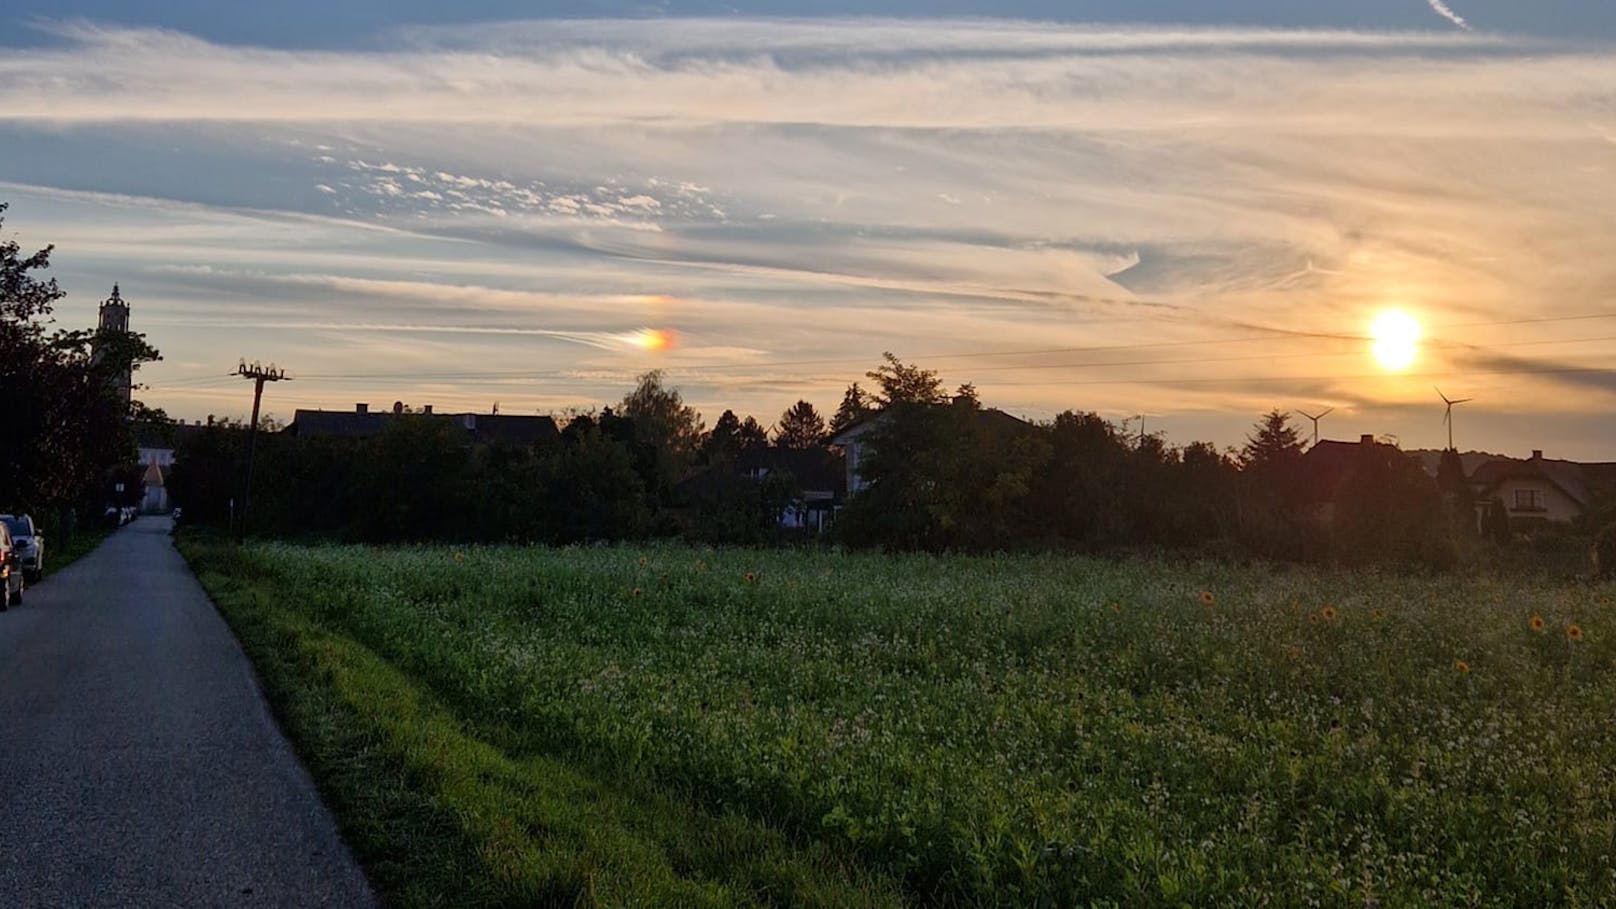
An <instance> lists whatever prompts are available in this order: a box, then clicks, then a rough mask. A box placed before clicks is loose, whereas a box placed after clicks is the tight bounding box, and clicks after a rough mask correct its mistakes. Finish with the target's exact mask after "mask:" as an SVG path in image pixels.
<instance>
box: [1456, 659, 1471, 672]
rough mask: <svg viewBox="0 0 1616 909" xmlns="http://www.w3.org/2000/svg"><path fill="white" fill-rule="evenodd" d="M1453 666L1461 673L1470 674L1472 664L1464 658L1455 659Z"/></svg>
mask: <svg viewBox="0 0 1616 909" xmlns="http://www.w3.org/2000/svg"><path fill="white" fill-rule="evenodd" d="M1453 668H1454V669H1457V670H1459V674H1460V675H1469V674H1470V664H1469V663H1466V662H1465V661H1464V660H1454V661H1453Z"/></svg>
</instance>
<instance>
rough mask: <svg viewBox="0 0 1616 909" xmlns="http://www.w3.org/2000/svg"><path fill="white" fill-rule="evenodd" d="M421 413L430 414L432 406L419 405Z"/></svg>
mask: <svg viewBox="0 0 1616 909" xmlns="http://www.w3.org/2000/svg"><path fill="white" fill-rule="evenodd" d="M421 412H422V413H431V412H432V405H431V404H422V405H421Z"/></svg>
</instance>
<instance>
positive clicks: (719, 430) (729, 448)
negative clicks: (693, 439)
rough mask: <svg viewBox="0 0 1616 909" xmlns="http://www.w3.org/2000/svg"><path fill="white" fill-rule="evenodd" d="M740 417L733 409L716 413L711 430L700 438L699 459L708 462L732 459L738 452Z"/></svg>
mask: <svg viewBox="0 0 1616 909" xmlns="http://www.w3.org/2000/svg"><path fill="white" fill-rule="evenodd" d="M740 432H741V418H740V417H738V416H736V415H735V411H733V410H725V411H724V412H723V413H721V414H719V415H718V421H717V422H715V423H714V424H713V428H712V431H711V432H709V433H707V436H706V437H705V438H703V439H702V440H701V459H702V461H704V462H706V463H708V464H717V463H720V462H723V461H733V460H734V459H735V456H736V455H737V454H739V453H740V450H741V443H740V439H739V435H740Z"/></svg>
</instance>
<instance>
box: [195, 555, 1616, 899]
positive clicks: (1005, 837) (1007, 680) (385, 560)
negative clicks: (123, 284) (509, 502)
mask: <svg viewBox="0 0 1616 909" xmlns="http://www.w3.org/2000/svg"><path fill="white" fill-rule="evenodd" d="M196 555H198V556H199V559H198V562H199V565H201V566H202V567H203V568H204V569H205V573H204V577H205V578H207V577H209V575H208V574H207V573H206V570H208V569H212V570H213V571H219V570H223V571H224V572H225V573H226V574H228V575H229V576H232V577H235V578H238V579H243V580H245V581H246V582H247V583H248V584H250V585H251V587H252V589H253V590H256V591H259V592H261V594H262V595H263V596H264V597H266V598H267V600H268V602H271V603H273V605H272V606H269V605H267V604H266V606H265V607H264V608H270V609H273V610H274V611H276V612H278V613H283V614H284V618H283V619H282V621H284V622H296V623H304V624H306V626H307V628H308V629H310V630H311V631H310V633H317V634H318V635H321V636H327V637H329V638H330V639H332V640H337V641H342V642H347V645H348V646H352V647H356V648H362V649H363V651H364V652H365V653H366V654H367V655H368V657H367V658H374V659H375V660H376V661H377V665H378V666H379V667H385V669H386V671H387V672H389V673H396V678H397V680H398V684H400V685H408V686H410V690H412V691H415V692H418V695H419V697H420V698H421V699H422V703H428V702H429V703H430V704H432V705H433V706H432V709H433V710H436V711H441V716H442V717H444V720H443V722H444V723H447V724H448V726H449V727H451V728H453V729H454V730H456V734H458V735H460V736H462V737H464V738H465V739H467V740H468V741H473V742H475V743H476V744H477V747H479V748H487V749H489V753H491V754H496V755H499V756H500V759H501V760H507V761H513V762H517V763H518V764H519V763H521V762H524V761H540V762H545V766H548V767H554V768H564V769H565V771H566V772H567V773H572V774H577V775H580V777H581V778H584V779H587V780H590V781H592V785H596V786H599V787H604V789H605V790H610V791H624V792H634V793H640V794H644V795H647V796H652V795H654V797H656V798H660V799H663V800H665V802H666V806H667V807H665V808H664V809H659V811H660V813H659V814H658V817H659V820H658V821H657V822H656V823H655V824H653V825H651V826H652V827H654V828H655V830H656V831H657V832H656V833H655V834H654V835H648V836H645V837H642V839H641V841H642V842H644V843H645V844H646V848H647V849H648V850H649V851H648V852H647V855H653V854H654V855H657V856H660V859H659V861H662V862H663V863H664V865H665V867H667V868H669V869H672V870H671V871H670V875H671V876H670V877H669V878H668V879H667V880H668V881H677V880H683V881H686V882H689V881H701V882H705V885H706V886H708V887H709V888H710V890H711V893H710V894H709V895H711V894H720V895H721V897H722V898H723V899H732V900H736V901H738V902H741V903H745V902H761V901H767V900H768V899H770V898H771V897H769V896H768V894H771V893H773V894H776V895H778V894H779V893H781V892H783V891H781V890H779V889H778V888H774V889H771V888H770V887H767V886H764V887H758V886H753V885H749V884H743V883H739V882H737V881H734V880H727V879H725V877H724V875H723V873H722V871H721V868H722V866H723V864H724V863H723V862H715V861H713V860H710V859H709V860H708V861H707V863H706V864H702V863H697V865H696V866H693V865H691V864H690V860H689V859H688V858H687V857H683V856H681V854H680V853H681V851H682V850H683V849H684V848H685V845H684V844H685V843H686V842H687V841H689V842H701V841H707V842H711V841H712V840H711V837H710V836H707V835H704V834H702V833H701V830H702V829H703V828H702V824H704V823H713V821H712V820H711V819H713V818H719V819H723V820H722V823H727V824H730V825H741V827H745V826H746V825H757V828H756V829H757V830H759V831H763V832H765V833H764V835H762V839H763V840H766V841H767V842H768V843H770V844H771V845H769V846H768V847H767V848H761V849H758V850H754V851H751V852H749V853H747V854H748V855H750V856H751V859H752V860H751V867H752V868H753V869H754V870H753V872H751V873H750V877H751V878H752V879H755V878H756V877H757V875H758V874H759V873H760V871H759V870H758V869H761V868H763V867H767V866H768V865H769V863H771V862H775V863H789V862H791V861H799V860H800V861H802V862H803V864H802V865H801V869H806V870H801V871H800V873H795V874H796V879H800V880H807V879H808V878H810V877H811V878H812V879H813V880H815V881H816V882H817V883H815V884H814V885H813V886H814V887H816V888H819V889H817V890H814V891H813V892H816V893H820V894H827V893H829V892H830V891H829V890H828V889H825V888H829V887H831V886H832V884H831V883H830V882H831V881H833V880H837V879H840V880H842V881H845V882H848V885H849V886H851V887H852V888H853V890H854V891H856V892H857V893H859V894H862V896H861V897H860V898H863V899H869V900H886V899H893V898H898V897H896V896H893V894H899V895H901V899H903V900H904V901H907V902H910V903H915V904H926V905H1072V904H1088V903H1095V904H1113V905H1129V906H1138V905H1184V904H1190V905H1217V904H1222V905H1242V906H1243V905H1262V904H1267V905H1305V904H1322V905H1410V906H1414V905H1419V906H1425V905H1461V904H1462V905H1472V904H1495V905H1505V904H1508V905H1549V904H1584V905H1598V904H1608V903H1611V902H1613V901H1616V858H1613V856H1612V843H1613V842H1616V728H1613V726H1612V722H1611V717H1612V716H1613V715H1616V663H1613V658H1616V622H1613V621H1612V589H1611V588H1610V587H1604V588H1586V587H1575V586H1560V587H1543V586H1540V585H1538V584H1534V583H1530V582H1527V581H1521V582H1519V583H1515V582H1509V581H1501V580H1486V579H1475V580H1463V579H1456V578H1452V577H1441V576H1430V577H1422V576H1413V575H1404V574H1390V573H1375V572H1355V573H1329V572H1315V571H1303V570H1290V571H1271V570H1267V569H1261V568H1257V569H1238V568H1231V567H1227V566H1219V565H1212V564H1204V565H1196V564H1178V563H1167V562H1156V561H1147V560H1138V561H1129V562H1120V563H1119V562H1106V561H1099V560H1088V559H1075V558H1054V557H1041V558H1039V557H1016V558H998V559H988V558H984V559H966V558H938V557H926V556H911V557H901V558H892V557H881V556H871V555H858V556H854V555H841V554H836V553H829V552H772V553H759V552H746V551H705V550H699V549H693V548H687V547H666V548H655V547H653V548H643V547H641V548H630V547H622V548H574V549H559V550H555V549H515V548H492V547H490V548H470V549H463V550H454V549H449V548H415V549H375V548H364V547H340V546H313V547H304V546H290V545H280V544H263V545H257V546H253V547H250V548H249V549H247V550H245V551H244V552H242V553H239V554H237V555H234V556H231V557H229V559H228V561H226V557H225V556H224V555H223V554H222V553H221V552H218V551H199V552H197V553H196ZM212 577H213V580H212V581H211V582H210V583H211V584H212V585H213V586H214V588H215V590H216V592H217V591H218V590H220V589H221V588H222V587H223V585H224V580H223V578H224V575H223V574H215V575H213V576H212ZM228 599H229V597H228V596H226V597H225V598H224V600H228ZM222 602H223V601H222ZM226 609H227V612H232V607H230V606H228V605H227V606H226ZM1534 616H1536V617H1538V618H1539V619H1541V629H1534V625H1533V621H1532V620H1533V617H1534ZM238 621H239V619H238ZM1573 626H1575V629H1576V630H1575V631H1570V630H1571V629H1572V627H1573ZM1568 632H1570V633H1568ZM378 671H380V669H378ZM379 734H380V735H382V736H383V737H384V738H387V739H391V738H408V737H409V736H410V735H412V734H414V733H412V732H411V724H410V722H409V721H408V720H407V719H406V720H399V721H398V723H397V724H396V725H394V726H388V727H387V728H386V729H385V730H384V731H382V732H381V733H379ZM475 779H481V777H475ZM421 785H423V786H424V787H426V788H431V787H433V786H441V785H445V784H442V783H438V782H434V781H432V780H427V781H425V782H423V783H422V784H421ZM488 785H491V786H497V785H498V775H497V774H496V775H495V777H494V780H493V782H491V783H489V784H488ZM477 788H478V784H476V783H465V789H466V791H465V792H464V793H463V795H464V797H465V798H472V797H473V795H474V793H475V791H476V790H477ZM484 801H485V802H486V803H487V810H488V811H490V812H493V813H494V815H496V816H497V815H498V812H499V810H500V809H499V805H500V804H501V799H499V798H490V799H484ZM588 816H591V817H595V818H596V820H597V821H598V820H599V816H598V814H596V815H588ZM479 817H481V815H479ZM701 818H706V819H709V820H707V821H702V820H699V819H701ZM681 819H683V820H681ZM686 820H688V821H689V822H690V823H691V824H692V826H691V827H690V828H689V829H683V830H682V829H681V825H682V824H683V823H685V822H686ZM592 823H593V822H592ZM462 826H463V827H469V828H472V829H469V832H468V831H466V830H463V831H462V832H463V833H465V834H466V835H469V836H472V837H473V838H477V837H483V836H486V831H483V832H478V828H476V825H462ZM586 826H587V825H586ZM737 829H740V828H737ZM704 836H706V839H705V840H704ZM580 837H582V839H580V840H579V845H577V846H576V847H573V848H575V849H576V850H578V851H577V854H578V855H588V854H589V851H588V850H589V849H590V848H591V847H590V846H589V845H588V838H587V836H584V835H583V834H580ZM782 844H784V845H782ZM721 851H722V850H721ZM534 854H535V855H543V854H544V850H543V849H542V848H536V850H535V852H534ZM608 854H616V853H610V852H609V853H608ZM623 864H624V863H623V862H619V863H618V865H623ZM626 864H628V865H632V864H635V863H634V862H628V863H626ZM653 864H654V863H653ZM698 866H699V867H698ZM614 867H615V870H614V871H613V872H612V874H618V875H627V874H628V871H626V870H625V869H624V867H617V866H614ZM788 876H789V875H788ZM608 877H609V876H608ZM602 880H605V878H602ZM621 880H623V881H626V880H627V878H626V877H624V878H622V879H621ZM883 882H885V883H883ZM665 883H666V882H665ZM622 886H623V887H627V888H628V889H626V890H621V891H618V892H622V893H649V892H660V891H658V890H657V887H659V886H662V885H660V884H657V885H652V884H643V885H642V884H634V885H632V886H630V885H629V884H627V883H623V884H622ZM636 887H638V888H641V889H635V888H636ZM645 888H649V889H645ZM803 892H808V891H807V890H804V891H803ZM715 898H717V897H715ZM826 899H827V900H833V898H831V897H828V896H827V897H826ZM790 901H791V900H790V899H788V900H787V902H788V903H789V902H790ZM674 902H677V900H674ZM602 904H611V901H610V900H607V901H605V902H603V903H602Z"/></svg>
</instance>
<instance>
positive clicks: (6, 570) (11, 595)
mask: <svg viewBox="0 0 1616 909" xmlns="http://www.w3.org/2000/svg"><path fill="white" fill-rule="evenodd" d="M22 587H23V577H22V560H21V559H19V558H18V557H17V549H16V547H15V546H13V545H12V544H11V531H10V530H9V529H8V528H7V527H6V524H5V522H4V521H0V612H4V611H5V610H7V609H10V608H11V607H13V606H20V605H22Z"/></svg>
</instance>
